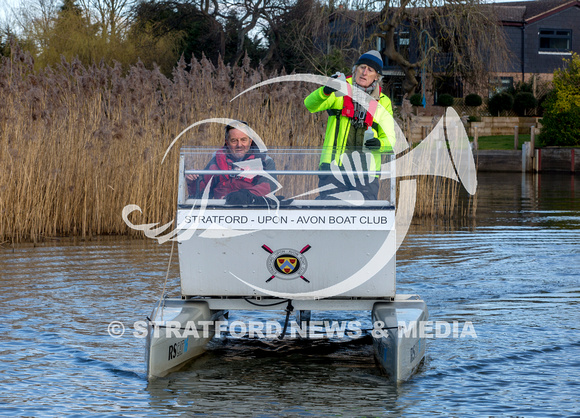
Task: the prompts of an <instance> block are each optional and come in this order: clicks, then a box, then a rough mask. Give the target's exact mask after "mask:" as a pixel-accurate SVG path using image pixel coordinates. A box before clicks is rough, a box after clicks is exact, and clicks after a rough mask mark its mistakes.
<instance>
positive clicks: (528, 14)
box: [491, 0, 580, 90]
mask: <svg viewBox="0 0 580 418" xmlns="http://www.w3.org/2000/svg"><path fill="white" fill-rule="evenodd" d="M495 7H496V8H497V14H498V16H499V18H500V19H501V24H502V26H503V28H504V31H505V34H506V38H507V45H508V47H509V49H510V52H511V61H510V62H506V65H505V68H504V69H503V71H502V72H501V73H498V74H496V79H495V80H491V81H492V84H495V87H496V89H498V90H501V89H505V88H507V87H509V86H511V85H513V84H514V83H517V82H518V81H525V82H529V81H530V80H532V79H533V78H535V77H537V79H539V80H548V81H550V80H552V78H553V72H554V70H555V69H557V68H559V67H561V66H562V59H564V58H567V59H569V58H570V57H571V55H572V52H576V53H579V54H580V1H578V0H573V1H569V0H537V1H525V2H524V1H522V2H510V3H496V4H495ZM494 81H495V83H493V82H494Z"/></svg>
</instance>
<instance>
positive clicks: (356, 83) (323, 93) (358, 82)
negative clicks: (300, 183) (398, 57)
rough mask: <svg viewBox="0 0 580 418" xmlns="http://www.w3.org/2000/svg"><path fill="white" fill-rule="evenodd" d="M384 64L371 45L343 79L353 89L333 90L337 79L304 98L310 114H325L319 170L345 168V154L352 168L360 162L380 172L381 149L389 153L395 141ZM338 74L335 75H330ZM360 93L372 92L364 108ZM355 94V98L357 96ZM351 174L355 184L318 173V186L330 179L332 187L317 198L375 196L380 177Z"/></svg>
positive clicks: (361, 164) (328, 182)
mask: <svg viewBox="0 0 580 418" xmlns="http://www.w3.org/2000/svg"><path fill="white" fill-rule="evenodd" d="M382 69H383V59H382V58H381V54H380V53H379V52H378V51H374V50H372V51H368V52H365V53H364V54H362V55H361V56H360V58H359V59H358V60H357V61H356V63H355V65H354V67H353V71H352V73H353V75H352V76H351V77H348V78H346V82H347V83H348V84H349V85H350V86H352V87H353V88H352V89H351V88H350V86H349V92H350V91H351V90H352V94H349V95H346V96H344V95H342V94H340V92H338V91H337V90H338V89H339V88H340V85H339V84H338V82H337V81H335V82H334V83H329V85H327V86H323V87H320V88H318V89H317V90H315V91H313V92H312V93H311V94H310V95H308V97H306V99H305V100H304V104H305V105H306V108H307V109H308V110H309V111H310V112H311V113H314V112H320V111H322V110H326V111H328V113H329V117H328V123H327V126H326V134H325V137H324V144H323V146H322V155H321V157H320V167H319V169H320V170H321V171H326V170H330V165H331V164H336V165H337V166H338V167H339V168H340V169H341V170H344V162H345V158H348V159H349V160H350V161H349V162H350V164H349V165H350V167H351V168H352V169H353V170H354V167H355V166H358V167H361V166H362V168H363V171H367V170H368V171H380V167H381V153H384V152H392V150H393V147H394V145H395V128H394V121H393V108H392V106H391V100H390V99H389V98H388V97H387V96H386V95H385V94H383V93H382V92H381V86H380V84H381V80H382ZM341 76H342V75H341ZM336 77H337V75H335V76H333V78H336ZM331 86H334V87H336V88H333V87H331ZM363 92H364V93H367V94H368V95H370V96H371V97H372V99H371V100H370V102H369V106H368V110H366V109H365V108H364V107H363V104H362V103H361V101H362V100H360V99H361V98H362V96H364V94H362V93H363ZM353 98H354V99H355V100H353ZM357 98H359V100H356V99H357ZM367 102H368V100H367ZM369 128H370V130H369ZM365 134H366V135H365ZM355 151H358V152H359V154H358V156H357V155H353V152H355ZM368 153H370V155H372V157H373V158H367V155H365V154H368ZM361 156H362V158H360V157H361ZM357 157H358V158H359V160H358V161H356V159H357ZM368 157H370V156H368ZM373 160H374V163H373ZM367 162H370V164H367ZM354 177H355V180H356V184H354V185H352V184H351V185H349V184H348V182H345V183H347V184H346V185H345V184H342V182H340V181H338V180H337V179H336V178H335V177H334V176H332V175H320V176H319V184H318V185H319V187H322V186H325V185H328V184H334V185H335V186H336V187H335V188H334V189H332V190H329V191H328V192H322V193H321V194H320V197H321V198H328V195H330V194H334V193H337V192H341V191H348V190H358V191H359V192H361V193H362V195H363V196H364V198H365V199H376V198H377V195H378V192H379V182H378V178H377V177H378V176H373V175H370V176H368V181H365V182H364V184H363V183H361V182H360V179H359V178H358V177H359V176H354Z"/></svg>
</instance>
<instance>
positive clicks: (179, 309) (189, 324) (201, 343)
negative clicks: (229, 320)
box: [145, 300, 223, 379]
mask: <svg viewBox="0 0 580 418" xmlns="http://www.w3.org/2000/svg"><path fill="white" fill-rule="evenodd" d="M222 314H223V312H221V311H213V310H210V308H209V306H208V304H207V303H206V302H200V301H188V300H171V301H169V302H165V303H164V305H163V306H162V307H156V308H155V309H154V310H153V313H152V315H151V320H150V321H149V323H148V333H147V341H146V353H145V357H146V358H145V361H146V364H147V378H148V379H151V378H156V377H164V376H166V375H168V374H169V373H172V372H174V371H177V370H179V369H181V368H183V367H184V366H185V365H186V364H187V363H189V362H190V361H191V360H193V359H195V358H197V357H199V356H200V355H202V354H203V353H204V352H205V351H206V345H207V343H208V342H209V341H210V340H211V339H212V338H213V336H214V332H215V331H214V327H213V323H214V321H215V320H216V319H219V317H221V315H222Z"/></svg>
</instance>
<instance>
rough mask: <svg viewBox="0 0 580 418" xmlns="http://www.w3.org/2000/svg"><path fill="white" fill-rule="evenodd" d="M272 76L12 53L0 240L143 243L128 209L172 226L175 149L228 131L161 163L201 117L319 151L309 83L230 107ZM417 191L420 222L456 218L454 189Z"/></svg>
mask: <svg viewBox="0 0 580 418" xmlns="http://www.w3.org/2000/svg"><path fill="white" fill-rule="evenodd" d="M277 75H278V74H266V73H265V72H264V71H263V70H262V69H251V68H250V67H249V64H248V62H247V61H246V62H244V63H243V64H242V65H241V66H236V67H234V68H231V67H229V66H225V65H223V64H222V63H220V64H218V65H217V66H214V65H212V64H211V63H210V62H209V61H207V60H205V59H202V60H201V61H195V60H194V61H193V63H192V65H191V66H190V67H189V68H188V67H187V66H186V65H185V63H184V62H183V61H182V62H180V63H179V65H178V66H177V67H176V68H175V70H174V73H173V77H172V79H171V80H170V79H168V78H166V77H165V76H163V75H162V74H161V73H160V72H159V71H158V70H148V69H146V68H145V67H144V66H142V65H140V64H137V65H135V66H133V67H131V68H130V70H129V71H128V72H127V73H126V74H123V72H122V70H121V68H120V66H114V67H110V66H106V65H93V66H91V67H88V68H86V67H83V66H82V65H81V64H80V63H79V62H76V61H73V62H72V63H67V62H64V61H63V62H62V63H61V64H60V65H59V66H58V67H56V68H54V69H50V68H47V69H45V70H42V71H35V70H34V67H33V62H32V59H31V58H30V56H29V55H27V54H26V53H24V52H22V51H19V50H17V49H16V48H15V49H13V52H12V56H11V57H10V58H3V59H2V62H1V63H0V100H1V110H0V165H1V167H2V170H1V172H0V242H6V241H9V242H20V241H33V242H37V241H41V240H43V239H45V238H47V237H54V236H81V237H91V236H95V235H105V234H127V235H135V234H137V235H140V234H141V233H140V232H135V231H133V230H131V229H130V228H128V227H127V225H126V224H125V223H124V222H123V220H122V218H121V212H122V209H123V207H124V206H125V205H127V204H137V205H139V206H140V207H141V208H142V209H143V215H142V216H135V217H133V218H132V220H133V222H134V223H150V222H160V223H166V222H168V221H170V220H172V219H173V217H174V214H175V204H176V189H177V188H176V183H177V176H176V174H177V158H178V150H179V147H180V146H181V145H202V146H212V147H213V146H215V147H217V146H219V145H221V144H222V143H223V126H221V125H217V124H206V125H202V126H200V127H199V128H197V129H196V128H194V129H193V130H191V131H189V132H188V134H187V135H186V136H185V137H184V138H183V141H180V143H178V144H176V146H175V147H174V148H173V149H172V151H171V152H170V154H169V158H168V159H167V160H166V161H165V162H164V163H163V164H162V163H161V161H162V157H163V154H164V153H165V151H166V149H167V147H168V145H169V144H170V143H171V141H172V140H173V139H174V138H175V137H176V136H177V135H178V134H179V133H180V132H181V131H182V130H183V129H185V128H186V127H188V126H189V125H191V124H192V123H194V122H197V121H200V120H202V119H206V118H212V117H228V118H233V119H242V120H247V121H248V122H249V123H250V125H251V126H252V127H253V128H254V129H255V130H256V132H258V133H259V134H260V135H261V136H262V138H263V139H264V140H265V141H266V143H267V145H268V146H269V147H271V148H275V147H313V146H319V145H320V144H321V138H322V137H323V134H324V125H325V119H326V116H324V115H310V114H309V113H308V112H307V111H306V109H305V108H304V105H303V99H304V97H305V96H306V95H307V94H308V93H309V92H310V91H311V90H312V88H313V86H312V85H306V84H303V83H284V84H274V85H270V86H266V87H262V88H260V89H256V90H254V91H252V92H249V93H247V94H245V95H243V96H242V97H241V98H238V99H236V100H235V101H233V102H231V101H230V100H231V99H232V98H233V97H234V96H235V95H236V94H238V93H239V92H241V91H243V90H244V89H246V88H248V87H250V86H252V85H254V84H256V83H258V82H260V81H263V80H265V79H267V78H271V77H274V76H277ZM420 183H421V182H420ZM443 183H445V184H447V182H443ZM421 184H423V183H421ZM424 187H425V189H424V192H422V193H423V194H424V196H423V195H421V196H420V197H421V198H420V202H422V201H425V203H424V204H422V205H423V206H424V207H425V209H422V210H421V213H422V215H424V216H425V215H427V216H440V215H444V216H449V214H451V213H455V203H454V202H455V197H454V196H456V189H457V188H456V187H455V186H453V185H448V186H445V185H443V186H442V188H444V189H445V191H444V193H447V194H448V195H449V196H450V197H451V198H452V200H451V201H449V200H448V199H443V200H445V202H447V203H444V204H443V210H442V209H441V207H440V206H441V204H440V203H437V201H439V200H442V199H434V198H433V195H434V191H433V188H432V187H430V186H429V185H428V184H426V185H425V186H424ZM429 208H430V209H429Z"/></svg>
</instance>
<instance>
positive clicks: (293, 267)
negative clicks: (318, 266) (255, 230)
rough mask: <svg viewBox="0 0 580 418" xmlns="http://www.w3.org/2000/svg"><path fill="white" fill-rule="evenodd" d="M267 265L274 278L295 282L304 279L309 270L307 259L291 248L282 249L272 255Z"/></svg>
mask: <svg viewBox="0 0 580 418" xmlns="http://www.w3.org/2000/svg"><path fill="white" fill-rule="evenodd" d="M266 265H267V267H268V271H269V272H270V274H271V275H272V276H276V277H277V278H278V279H282V280H294V279H297V278H299V277H302V276H303V274H304V272H305V271H306V269H307V268H308V262H307V261H306V257H304V255H302V254H301V253H300V252H299V251H296V250H293V249H291V248H281V249H279V250H276V251H274V252H273V253H271V254H270V255H269V256H268V260H267V261H266Z"/></svg>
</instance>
